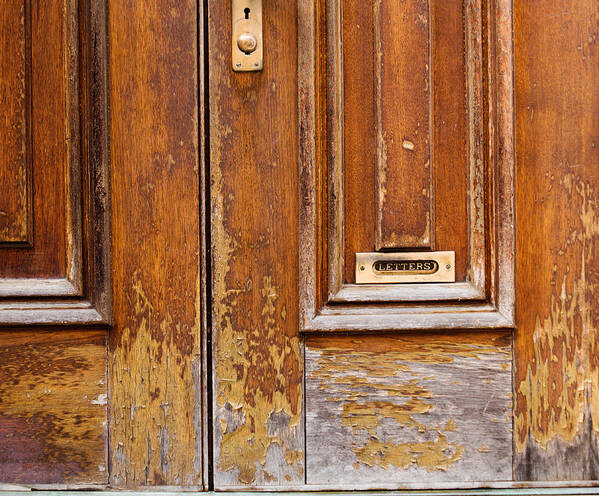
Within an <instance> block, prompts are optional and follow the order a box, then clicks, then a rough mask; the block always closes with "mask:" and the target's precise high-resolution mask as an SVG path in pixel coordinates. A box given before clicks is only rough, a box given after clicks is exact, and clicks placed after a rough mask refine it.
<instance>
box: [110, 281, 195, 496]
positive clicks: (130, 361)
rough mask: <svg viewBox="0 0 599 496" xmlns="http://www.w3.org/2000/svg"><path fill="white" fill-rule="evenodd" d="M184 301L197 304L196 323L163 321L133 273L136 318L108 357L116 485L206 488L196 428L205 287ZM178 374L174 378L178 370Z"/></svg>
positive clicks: (167, 318)
mask: <svg viewBox="0 0 599 496" xmlns="http://www.w3.org/2000/svg"><path fill="white" fill-rule="evenodd" d="M194 289H195V295H194V294H193V292H191V293H185V294H183V295H181V297H183V298H188V299H189V301H192V302H193V301H194V297H195V309H196V319H195V323H193V325H188V324H185V323H184V322H182V321H180V320H179V319H178V318H176V317H173V316H172V315H171V314H170V313H166V315H161V314H160V313H159V311H157V310H155V305H154V303H153V301H152V300H151V299H150V295H149V294H148V293H146V290H145V288H144V282H143V277H142V274H141V272H140V271H136V272H135V273H134V276H133V281H132V284H131V288H130V296H129V298H130V301H131V305H132V306H131V308H132V314H131V315H130V316H129V318H128V322H127V326H126V327H124V328H123V329H122V331H121V333H120V342H119V347H118V352H114V353H113V354H112V357H111V362H110V370H111V384H112V388H111V391H112V396H111V412H112V414H111V425H112V428H111V431H112V433H113V435H112V445H113V449H112V467H113V470H112V474H111V477H112V480H113V481H114V482H113V483H114V484H115V485H120V486H136V485H181V486H198V485H200V484H201V477H202V474H201V470H200V468H201V464H199V463H198V458H201V452H200V451H198V450H197V442H196V439H197V436H199V435H200V432H201V431H200V429H199V426H197V425H196V424H195V423H194V419H193V416H194V412H195V411H196V409H197V408H199V405H197V404H196V397H197V395H196V394H195V391H196V388H198V387H200V384H198V383H197V379H196V377H197V374H196V373H195V371H194V370H193V365H192V362H193V361H194V360H195V358H197V357H200V356H201V351H200V339H199V337H200V315H201V313H200V312H201V309H200V286H199V281H198V284H197V287H196V288H194ZM173 371H176V372H173Z"/></svg>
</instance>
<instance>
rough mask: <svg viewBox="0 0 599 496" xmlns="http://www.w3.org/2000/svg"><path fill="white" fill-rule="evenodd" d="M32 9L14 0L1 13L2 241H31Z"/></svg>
mask: <svg viewBox="0 0 599 496" xmlns="http://www.w3.org/2000/svg"><path fill="white" fill-rule="evenodd" d="M29 10H30V9H27V10H26V9H25V0H23V1H20V2H11V3H10V5H7V6H6V8H4V9H2V13H1V14H0V26H2V31H3V32H4V33H6V35H5V36H4V38H3V46H2V47H0V71H1V73H2V84H0V111H1V112H2V115H3V116H4V118H3V119H2V121H1V122H0V161H1V163H2V167H1V168H0V184H2V185H3V190H2V193H3V194H2V197H0V243H28V242H30V240H31V231H30V228H31V226H30V219H29V216H30V213H31V204H30V199H31V196H30V195H31V184H30V182H29V181H30V176H29V174H30V148H31V146H30V142H29V126H30V123H29V120H30V116H29V101H30V95H29V83H30V81H29V77H28V76H29V75H28V72H29V68H30V62H31V51H30V44H29V41H28V40H29V39H30V29H31V24H30V22H29Z"/></svg>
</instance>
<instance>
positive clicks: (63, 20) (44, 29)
mask: <svg viewBox="0 0 599 496" xmlns="http://www.w3.org/2000/svg"><path fill="white" fill-rule="evenodd" d="M11 3H14V4H16V3H18V2H11ZM26 5H27V7H32V8H31V13H30V16H31V21H30V22H31V33H30V35H31V72H30V75H29V79H30V81H29V83H30V91H31V98H32V100H35V101H32V102H31V123H30V128H31V154H32V155H31V159H32V164H31V168H32V170H31V180H32V183H33V185H35V194H33V195H32V209H33V218H32V223H33V226H34V232H33V233H32V234H33V238H32V242H33V249H28V250H23V249H21V248H17V247H11V248H3V249H2V259H1V262H2V263H1V264H0V276H2V277H6V278H11V277H20V278H32V277H38V278H59V277H61V278H66V277H67V274H68V272H69V269H70V266H69V265H70V264H69V255H68V250H69V240H68V230H69V229H72V227H71V226H70V225H69V222H68V218H67V215H69V214H67V212H68V210H69V209H70V204H69V190H68V185H69V184H71V183H72V180H71V177H70V176H71V173H72V169H71V167H70V165H71V161H70V159H69V156H70V153H71V147H75V148H76V149H77V148H78V146H79V139H78V136H76V135H75V136H72V138H73V139H72V140H71V139H69V135H70V129H71V125H72V123H71V116H70V115H69V107H71V103H72V100H73V99H74V101H75V102H77V99H78V97H77V94H76V93H75V94H73V93H72V92H71V91H70V88H68V87H67V82H68V81H69V79H68V77H67V76H68V75H69V74H71V76H72V79H71V80H72V81H77V80H78V72H77V66H75V67H72V65H71V62H72V60H71V58H70V56H69V55H70V54H75V56H76V54H77V53H78V51H79V50H78V43H77V33H73V32H70V31H69V26H70V23H71V22H72V21H73V16H77V13H76V10H74V9H75V6H74V4H73V2H72V1H70V0H69V1H66V2H65V1H62V0H48V1H47V2H43V3H37V4H35V8H33V7H34V6H33V5H32V4H31V2H29V1H27V3H26ZM75 20H76V17H75ZM73 35H74V37H73ZM7 117H8V116H7ZM9 119H11V122H12V118H11V117H9ZM2 187H3V189H4V183H3V186H2ZM57 206H60V208H57ZM79 222H81V220H80V219H79Z"/></svg>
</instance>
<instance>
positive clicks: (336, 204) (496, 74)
mask: <svg viewBox="0 0 599 496" xmlns="http://www.w3.org/2000/svg"><path fill="white" fill-rule="evenodd" d="M504 4H505V2H504V1H503V0H502V1H498V2H491V3H488V2H481V1H479V0H469V1H467V2H464V4H463V5H462V4H455V3H452V4H450V5H449V4H448V5H445V6H444V7H441V6H436V7H435V8H434V9H432V17H433V19H432V21H431V22H432V23H433V27H432V28H431V30H432V33H433V38H432V41H431V43H432V45H431V50H432V54H433V55H432V59H431V60H433V61H438V62H439V65H438V66H433V67H432V69H431V71H432V76H431V81H432V83H434V85H438V87H439V96H438V97H437V93H436V91H435V89H436V87H434V88H432V89H431V90H430V91H432V93H433V95H434V98H433V102H431V105H432V107H433V109H434V111H435V116H434V119H432V123H433V127H434V133H433V134H434V135H436V134H435V133H437V134H438V136H439V137H440V138H442V139H441V140H440V142H441V144H440V145H439V157H440V159H439V162H438V163H437V162H436V161H435V159H434V157H435V153H436V143H435V144H434V146H433V149H432V156H433V165H432V166H431V168H432V169H433V170H434V175H435V180H434V183H435V189H436V190H437V191H436V192H435V194H434V195H433V196H434V197H435V200H434V202H435V205H436V207H435V208H437V207H438V208H439V210H440V211H441V212H442V218H443V219H445V221H446V224H445V225H443V226H440V225H439V224H438V223H436V222H435V225H436V228H435V237H436V231H439V232H440V231H443V232H444V234H442V235H440V236H439V238H440V239H441V241H442V243H444V244H443V245H442V246H443V247H444V248H445V249H449V250H452V246H451V245H452V242H453V241H454V237H455V242H456V246H458V249H456V252H457V255H456V256H457V259H458V271H457V272H458V283H459V284H455V285H430V286H426V287H421V286H419V285H410V286H403V287H394V286H393V287H392V286H385V285H378V286H376V285H365V286H363V285H360V286H357V285H355V284H353V283H352V282H353V280H354V276H353V272H354V267H355V261H354V256H355V251H354V250H358V249H359V247H360V246H363V248H362V249H361V250H360V251H372V250H373V249H374V248H375V247H376V240H375V224H376V221H375V220H374V219H375V218H376V214H375V211H376V207H375V205H376V201H375V197H376V194H375V191H374V190H373V189H372V188H375V185H376V174H375V170H376V167H375V165H376V164H374V163H373V161H376V158H375V155H376V153H375V146H376V137H374V136H373V134H372V131H370V132H369V131H368V129H369V128H370V129H372V128H373V126H374V125H375V121H376V116H375V112H374V111H369V110H368V105H367V104H366V102H367V101H368V99H370V104H371V105H372V106H374V108H375V109H376V104H377V101H378V98H379V97H378V95H377V93H376V91H375V87H376V75H375V72H376V70H375V69H372V65H374V67H376V64H374V55H373V53H374V52H372V53H371V52H370V51H369V50H367V49H366V47H367V46H368V43H372V44H374V45H376V38H377V36H375V34H376V33H375V31H376V30H375V28H374V26H375V25H376V22H377V21H376V19H375V17H377V16H380V12H379V13H378V14H377V12H378V11H377V10H376V9H375V12H374V13H371V12H370V11H369V8H370V7H371V6H369V5H367V4H366V3H364V2H362V3H360V2H350V1H343V2H342V1H340V0H327V1H326V2H322V3H318V4H315V9H316V10H314V11H311V10H310V9H305V10H303V11H302V13H303V14H302V15H305V16H306V17H305V18H302V19H300V26H303V25H304V24H306V23H313V25H314V28H313V29H312V31H309V30H308V28H306V33H307V35H306V37H308V36H312V38H311V39H307V40H306V41H304V37H300V40H301V42H302V43H303V44H302V45H301V46H300V50H299V59H300V64H302V67H304V69H303V70H302V71H301V73H300V74H299V81H300V93H299V95H300V108H304V107H307V109H308V110H307V111H302V113H301V115H300V129H301V131H302V132H301V134H300V136H301V140H302V142H301V144H300V149H301V150H302V154H301V156H300V169H301V175H300V179H301V182H300V198H301V211H300V239H301V241H302V248H301V250H300V259H301V261H302V263H301V265H300V270H301V271H302V275H301V279H300V280H301V288H302V291H301V293H300V294H301V298H302V300H301V306H302V309H301V324H300V325H301V326H302V327H303V328H304V329H305V330H309V331H318V330H322V331H324V330H326V331H330V330H343V329H351V330H370V329H375V328H376V329H388V330H396V329H398V328H401V329H405V330H410V329H413V327H411V326H415V327H416V328H418V329H422V328H425V327H427V326H428V327H429V328H432V329H434V328H438V329H441V328H443V329H450V328H459V327H461V326H462V327H466V328H479V327H483V328H484V327H490V328H498V327H505V326H511V325H513V292H514V288H513V269H514V265H513V250H514V246H513V244H514V232H513V221H512V218H513V200H512V194H513V184H512V183H513V144H512V134H513V126H512V125H511V119H513V112H512V103H511V102H512V89H511V88H512V69H511V65H510V64H511V60H512V59H511V46H512V45H511V43H509V41H508V40H510V39H511V21H510V20H509V17H510V15H511V10H510V9H509V6H508V5H507V4H505V5H504ZM375 14H377V15H376V16H375ZM323 15H326V24H325V23H322V22H319V21H318V19H321V18H322V17H323ZM346 15H347V17H346ZM387 17H390V16H387ZM381 22H382V21H381ZM369 23H371V24H370V25H369ZM427 24H428V23H427ZM445 25H448V26H449V27H450V28H451V29H447V30H444V29H443V26H445ZM439 33H440V34H439ZM378 36H379V38H380V34H379V35H378ZM435 36H437V37H435ZM381 46H382V45H381ZM497 46H500V47H501V49H500V50H497V49H496V47H497ZM374 48H376V47H374ZM375 51H376V50H375ZM357 54H359V55H357ZM369 57H370V62H372V65H371V64H370V62H369ZM323 59H325V62H324V67H325V68H326V77H325V76H324V74H325V72H324V71H323V69H322V66H323V62H322V61H323ZM427 60H428V59H427ZM323 78H324V79H325V82H324V83H323ZM312 79H313V82H312ZM369 80H370V81H371V83H370V84H368V81H369ZM323 84H326V92H324V93H323V86H322V85H323ZM456 88H457V89H463V90H464V92H463V93H462V96H463V98H462V99H460V98H459V97H456V93H455V89H456ZM389 94H391V93H389ZM323 101H324V103H323ZM398 105H399V103H398ZM388 106H389V102H387V104H386V105H384V107H388ZM362 109H364V110H362ZM323 112H325V113H324V115H323ZM368 119H373V120H371V121H370V122H368ZM310 120H312V121H311V122H310ZM323 122H324V123H325V125H323ZM323 132H325V133H326V137H325V139H324V143H325V145H326V146H323V145H322V140H323V137H322V133H323ZM455 133H459V134H458V135H457V137H454V138H452V139H450V138H449V137H450V136H454V134H455ZM428 139H430V137H429V138H428ZM448 142H449V144H448ZM409 147H411V145H409ZM402 150H404V151H410V152H413V151H414V150H405V149H403V144H402ZM454 152H455V153H454ZM396 162H397V161H394V163H396ZM306 169H308V170H306ZM444 178H448V179H447V181H445V180H444ZM375 189H376V188H375ZM458 190H459V191H458ZM396 196H397V195H394V197H396ZM454 215H455V217H453V216H454ZM433 217H434V216H433ZM362 243H364V244H362ZM361 244H362V245H361ZM459 278H461V279H462V280H461V281H460V279H459ZM411 289H413V291H410V290H411ZM411 295H414V299H413V300H412V299H411V298H412V296H411ZM417 301H418V302H419V303H416V302H417ZM445 302H452V304H454V305H455V306H453V307H443V305H445V304H446V303H445ZM436 305H438V306H436ZM493 308H494V309H493ZM385 312H386V313H387V316H386V317H383V318H379V317H377V315H380V314H381V313H385ZM493 312H495V313H496V315H494V314H493ZM345 326H347V327H345ZM385 326H389V327H385Z"/></svg>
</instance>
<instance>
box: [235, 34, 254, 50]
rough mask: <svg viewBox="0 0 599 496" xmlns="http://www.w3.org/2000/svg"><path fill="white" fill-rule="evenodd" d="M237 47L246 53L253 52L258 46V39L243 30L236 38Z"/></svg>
mask: <svg viewBox="0 0 599 496" xmlns="http://www.w3.org/2000/svg"><path fill="white" fill-rule="evenodd" d="M237 47H238V48H239V49H240V50H241V51H242V52H243V53H245V54H246V55H249V54H250V53H253V52H255V51H256V48H258V40H257V39H256V37H255V36H254V35H253V34H252V33H249V32H247V31H246V32H243V33H241V34H240V35H239V38H237Z"/></svg>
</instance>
